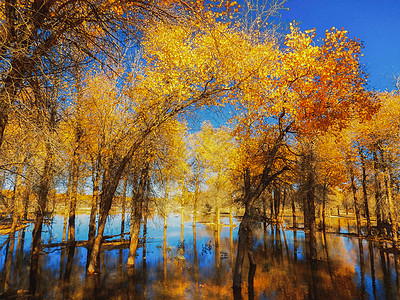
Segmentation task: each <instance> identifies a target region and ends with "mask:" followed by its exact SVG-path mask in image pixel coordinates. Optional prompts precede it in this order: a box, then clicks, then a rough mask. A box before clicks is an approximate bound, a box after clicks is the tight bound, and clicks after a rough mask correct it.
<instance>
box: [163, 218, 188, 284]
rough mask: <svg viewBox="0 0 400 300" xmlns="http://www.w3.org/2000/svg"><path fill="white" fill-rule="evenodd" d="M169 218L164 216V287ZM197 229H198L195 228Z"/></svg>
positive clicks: (165, 281) (165, 282)
mask: <svg viewBox="0 0 400 300" xmlns="http://www.w3.org/2000/svg"><path fill="white" fill-rule="evenodd" d="M167 227H168V225H167V217H166V216H165V215H164V231H163V279H164V282H163V283H164V286H166V284H167ZM193 228H196V227H193Z"/></svg>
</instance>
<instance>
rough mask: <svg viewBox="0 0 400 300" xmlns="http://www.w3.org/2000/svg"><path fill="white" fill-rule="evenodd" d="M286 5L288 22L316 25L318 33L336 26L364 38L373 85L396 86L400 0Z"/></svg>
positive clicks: (309, 0)
mask: <svg viewBox="0 0 400 300" xmlns="http://www.w3.org/2000/svg"><path fill="white" fill-rule="evenodd" d="M286 7H288V8H289V11H283V12H282V21H283V22H284V23H286V24H289V22H292V21H293V20H296V21H297V22H298V23H299V26H300V28H301V29H302V30H306V29H311V28H314V27H315V28H316V29H317V37H323V36H324V33H325V30H326V29H329V28H331V27H332V26H334V27H336V28H342V27H343V28H344V29H346V30H347V31H349V37H352V38H353V37H358V38H360V40H361V41H363V43H364V46H365V48H364V50H363V53H364V57H363V58H362V60H361V62H362V63H363V64H364V65H365V67H366V71H367V73H369V74H370V77H369V89H372V90H393V89H394V88H395V87H394V82H393V76H394V75H400V0H289V1H288V2H287V3H286Z"/></svg>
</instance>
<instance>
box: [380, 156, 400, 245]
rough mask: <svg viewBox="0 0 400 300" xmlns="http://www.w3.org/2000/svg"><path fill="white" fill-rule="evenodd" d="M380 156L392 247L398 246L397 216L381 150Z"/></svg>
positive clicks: (388, 175) (389, 179)
mask: <svg viewBox="0 0 400 300" xmlns="http://www.w3.org/2000/svg"><path fill="white" fill-rule="evenodd" d="M381 157H382V166H383V176H384V177H383V178H384V183H385V190H386V198H387V202H388V206H389V207H388V208H389V223H390V226H391V231H392V242H393V247H394V248H399V246H400V244H399V236H398V235H399V232H398V231H399V228H398V225H397V216H396V212H395V210H394V204H393V195H392V184H391V183H392V182H391V178H390V174H389V168H388V167H387V163H386V160H385V158H384V155H383V150H381Z"/></svg>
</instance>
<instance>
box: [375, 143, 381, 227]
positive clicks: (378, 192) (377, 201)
mask: <svg viewBox="0 0 400 300" xmlns="http://www.w3.org/2000/svg"><path fill="white" fill-rule="evenodd" d="M376 147H377V146H376V145H375V148H376ZM373 158H374V181H375V214H376V222H377V226H378V229H379V231H380V232H382V221H383V218H382V187H381V180H380V176H379V174H380V170H379V166H380V164H379V160H378V156H377V150H376V149H374V150H373Z"/></svg>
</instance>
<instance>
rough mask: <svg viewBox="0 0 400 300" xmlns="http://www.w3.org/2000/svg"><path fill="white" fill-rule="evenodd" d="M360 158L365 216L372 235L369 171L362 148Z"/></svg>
mask: <svg viewBox="0 0 400 300" xmlns="http://www.w3.org/2000/svg"><path fill="white" fill-rule="evenodd" d="M359 153H360V159H361V168H362V189H363V198H364V209H365V218H366V219H367V232H368V235H371V218H370V215H369V205H368V194H367V172H366V170H365V155H364V153H363V152H362V149H361V148H360V149H359Z"/></svg>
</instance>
